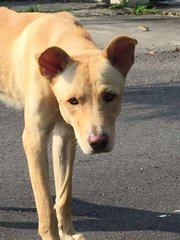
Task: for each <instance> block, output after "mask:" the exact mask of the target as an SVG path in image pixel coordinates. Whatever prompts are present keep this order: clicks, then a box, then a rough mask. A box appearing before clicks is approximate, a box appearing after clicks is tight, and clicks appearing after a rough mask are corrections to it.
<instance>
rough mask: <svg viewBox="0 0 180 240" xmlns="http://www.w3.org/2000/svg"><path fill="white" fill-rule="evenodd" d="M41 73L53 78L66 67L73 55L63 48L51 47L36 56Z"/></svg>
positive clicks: (49, 78)
mask: <svg viewBox="0 0 180 240" xmlns="http://www.w3.org/2000/svg"><path fill="white" fill-rule="evenodd" d="M36 59H37V61H38V64H39V69H40V72H41V75H42V76H43V77H45V78H47V79H48V80H52V79H53V78H54V77H56V76H57V75H58V74H60V73H62V72H63V71H64V69H65V68H66V66H67V64H68V62H69V61H70V60H71V57H70V56H69V55H68V54H67V53H66V52H65V51H64V50H63V49H61V48H58V47H50V48H48V49H46V50H45V51H44V52H43V53H42V54H40V55H39V56H36Z"/></svg>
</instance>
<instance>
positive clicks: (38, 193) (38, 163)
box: [23, 124, 60, 240]
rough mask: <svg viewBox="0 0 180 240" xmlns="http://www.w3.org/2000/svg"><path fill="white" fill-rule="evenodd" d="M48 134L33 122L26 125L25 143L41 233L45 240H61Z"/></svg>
mask: <svg viewBox="0 0 180 240" xmlns="http://www.w3.org/2000/svg"><path fill="white" fill-rule="evenodd" d="M47 139H48V134H47V132H46V130H45V131H43V130H38V128H37V127H36V126H35V125H34V124H33V128H32V126H31V127H30V126H29V125H28V126H27V125H25V129H24V132H23V145H24V149H25V152H26V156H27V160H28V166H29V172H30V178H31V183H32V187H33V192H34V196H35V202H36V207H37V211H38V217H39V234H40V236H41V238H42V239H43V240H60V238H59V234H58V228H57V219H56V215H55V211H54V209H53V203H52V199H51V195H50V188H49V181H48V180H49V179H48V161H47Z"/></svg>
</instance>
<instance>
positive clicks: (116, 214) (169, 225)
mask: <svg viewBox="0 0 180 240" xmlns="http://www.w3.org/2000/svg"><path fill="white" fill-rule="evenodd" d="M0 210H1V211H7V212H8V211H9V212H10V211H13V212H14V211H17V212H19V211H21V212H34V213H35V212H36V209H35V208H13V207H9V208H8V207H6V208H5V207H0ZM72 214H73V216H74V224H75V228H76V229H77V230H78V231H115V232H118V231H145V230H153V231H163V232H175V233H180V214H178V213H165V212H153V211H146V210H140V209H133V208H122V207H112V206H105V205H98V204H92V203H88V202H84V201H82V200H79V199H77V198H74V199H73V203H72ZM0 227H6V228H14V229H36V228H37V223H33V222H16V221H8V222H3V221H2V222H0Z"/></svg>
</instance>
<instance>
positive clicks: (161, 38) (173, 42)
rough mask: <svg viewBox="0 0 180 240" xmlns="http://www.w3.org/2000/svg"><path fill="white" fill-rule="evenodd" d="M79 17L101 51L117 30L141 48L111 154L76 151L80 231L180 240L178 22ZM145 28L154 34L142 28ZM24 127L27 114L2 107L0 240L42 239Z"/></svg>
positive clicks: (105, 238) (106, 237)
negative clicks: (30, 175) (28, 164)
mask: <svg viewBox="0 0 180 240" xmlns="http://www.w3.org/2000/svg"><path fill="white" fill-rule="evenodd" d="M80 20H81V22H82V23H83V24H85V25H86V26H87V28H88V29H89V31H90V32H91V33H92V35H93V37H94V38H95V39H96V41H97V42H98V44H99V46H100V47H103V46H105V45H106V43H107V42H108V41H109V40H110V38H111V37H112V36H113V35H118V34H119V33H125V34H128V35H129V34H130V35H131V36H133V37H135V38H137V40H138V42H139V44H138V47H137V51H136V60H135V64H134V66H133V68H132V70H131V72H130V74H129V76H128V78H127V84H126V92H125V96H124V104H123V109H122V112H121V115H120V117H119V118H118V121H117V130H116V146H115V148H114V150H113V152H112V153H108V154H101V155H94V156H86V155H84V154H83V153H82V152H81V151H80V149H78V150H77V154H76V155H77V156H76V161H75V168H74V177H73V204H72V208H73V216H74V223H75V227H76V229H77V230H78V231H83V232H85V233H86V236H87V237H88V239H91V240H156V239H160V240H179V239H180V213H178V210H180V200H179V199H180V122H179V120H180V52H178V47H177V46H180V37H179V36H180V28H179V26H180V18H164V17H158V16H146V17H134V16H116V17H111V18H109V17H90V18H81V19H80ZM140 25H143V26H146V27H148V28H149V31H148V32H143V31H141V30H139V28H138V27H139V26H140ZM22 129H23V114H22V113H20V112H16V111H14V110H13V109H10V108H7V107H5V106H4V105H3V104H1V105H0V171H1V174H0V188H1V189H0V190H1V195H0V239H1V240H22V239H23V240H35V239H39V238H38V236H37V214H36V209H35V205H34V198H33V195H32V190H31V185H30V181H29V175H28V169H27V164H26V159H25V156H24V152H23V149H22V145H21V134H22ZM50 169H51V162H50ZM50 172H51V185H52V195H54V188H53V178H52V171H50ZM179 212H180V211H179Z"/></svg>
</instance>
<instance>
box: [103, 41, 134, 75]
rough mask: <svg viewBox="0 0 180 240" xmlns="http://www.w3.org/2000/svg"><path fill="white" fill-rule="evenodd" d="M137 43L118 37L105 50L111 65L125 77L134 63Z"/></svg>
mask: <svg viewBox="0 0 180 240" xmlns="http://www.w3.org/2000/svg"><path fill="white" fill-rule="evenodd" d="M136 44H137V41H136V40H135V39H133V38H129V37H125V36H122V37H116V38H115V39H113V40H112V41H111V42H110V44H109V45H108V47H107V48H106V49H105V56H106V57H107V58H108V59H109V61H110V63H111V64H112V65H113V66H114V67H115V68H116V69H117V70H118V71H120V72H121V73H122V74H123V75H124V76H125V77H126V75H127V74H128V72H129V70H130V68H131V66H132V65H133V63H134V50H135V45H136Z"/></svg>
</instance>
